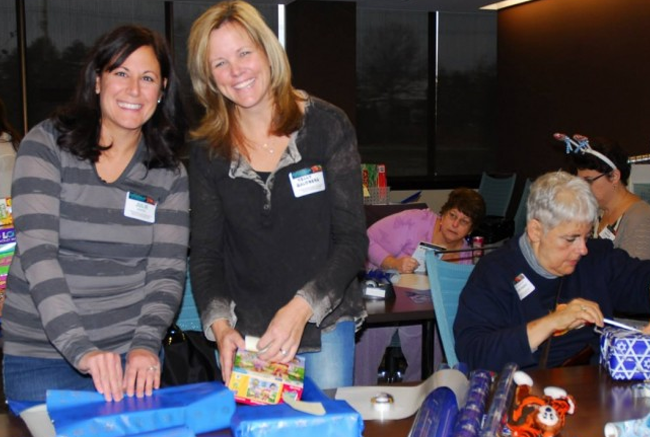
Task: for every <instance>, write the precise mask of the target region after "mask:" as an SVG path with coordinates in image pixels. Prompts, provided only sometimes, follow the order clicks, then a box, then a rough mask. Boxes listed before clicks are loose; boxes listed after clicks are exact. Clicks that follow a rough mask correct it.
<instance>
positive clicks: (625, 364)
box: [600, 326, 650, 381]
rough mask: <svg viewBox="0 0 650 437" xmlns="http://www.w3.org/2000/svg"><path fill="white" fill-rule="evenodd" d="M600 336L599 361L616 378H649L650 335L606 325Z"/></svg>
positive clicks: (626, 379)
mask: <svg viewBox="0 0 650 437" xmlns="http://www.w3.org/2000/svg"><path fill="white" fill-rule="evenodd" d="M602 331H603V334H602V336H601V337H600V362H601V364H602V365H603V366H604V367H605V368H606V369H607V371H608V372H609V374H610V375H611V376H612V378H613V379H616V380H624V381H629V380H646V379H650V336H649V335H644V334H641V333H640V332H635V331H630V330H627V329H621V328H614V327H611V326H607V327H605V328H603V330H602Z"/></svg>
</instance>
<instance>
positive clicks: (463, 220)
mask: <svg viewBox="0 0 650 437" xmlns="http://www.w3.org/2000/svg"><path fill="white" fill-rule="evenodd" d="M461 214H462V213H461V212H458V211H456V210H451V211H448V212H447V217H449V218H450V219H451V221H452V222H455V221H456V220H458V223H459V224H460V225H461V226H465V227H468V226H472V220H471V219H470V218H468V217H465V216H464V215H461Z"/></svg>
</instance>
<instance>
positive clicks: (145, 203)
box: [124, 191, 156, 223]
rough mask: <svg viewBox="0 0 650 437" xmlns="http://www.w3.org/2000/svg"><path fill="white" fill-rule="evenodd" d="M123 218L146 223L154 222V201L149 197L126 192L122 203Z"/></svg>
mask: <svg viewBox="0 0 650 437" xmlns="http://www.w3.org/2000/svg"><path fill="white" fill-rule="evenodd" d="M124 216H126V217H130V218H133V219H136V220H141V221H143V222H147V223H154V222H155V221H156V201H155V200H153V199H152V198H151V197H149V196H143V195H141V194H137V193H132V192H130V191H129V192H128V193H126V201H125V202H124Z"/></svg>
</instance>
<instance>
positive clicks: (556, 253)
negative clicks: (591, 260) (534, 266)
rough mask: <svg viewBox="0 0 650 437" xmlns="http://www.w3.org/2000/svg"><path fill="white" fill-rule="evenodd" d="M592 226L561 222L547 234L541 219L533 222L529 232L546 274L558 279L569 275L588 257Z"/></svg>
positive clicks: (536, 256)
mask: <svg viewBox="0 0 650 437" xmlns="http://www.w3.org/2000/svg"><path fill="white" fill-rule="evenodd" d="M591 227H592V224H591V223H584V222H575V221H573V222H562V223H560V224H559V225H557V226H556V227H554V228H553V229H550V230H547V231H544V229H543V226H542V224H541V223H540V222H539V221H538V220H535V219H533V220H530V221H529V222H528V225H527V227H526V232H527V233H528V237H529V238H530V240H531V245H532V247H533V252H534V254H535V258H537V261H538V262H539V263H540V265H541V266H542V267H544V269H546V271H548V272H549V273H552V274H554V275H556V276H565V275H570V274H571V273H573V271H574V270H575V269H576V265H577V264H578V261H580V259H581V258H582V257H583V256H585V255H587V252H588V251H587V244H586V243H587V238H589V235H591Z"/></svg>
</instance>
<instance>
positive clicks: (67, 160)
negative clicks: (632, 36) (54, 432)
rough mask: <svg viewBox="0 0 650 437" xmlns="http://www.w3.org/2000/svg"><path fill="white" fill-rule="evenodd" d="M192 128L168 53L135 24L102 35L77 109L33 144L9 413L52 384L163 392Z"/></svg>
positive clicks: (7, 322) (8, 338)
mask: <svg viewBox="0 0 650 437" xmlns="http://www.w3.org/2000/svg"><path fill="white" fill-rule="evenodd" d="M185 133H186V121H185V118H184V113H183V110H182V107H181V99H180V93H179V87H178V79H177V76H176V73H175V72H174V68H173V65H172V62H171V56H170V52H169V49H168V47H167V44H166V43H165V41H164V39H163V38H162V37H161V36H160V35H159V34H157V33H155V32H153V31H151V30H149V29H147V28H144V27H140V26H135V25H126V26H121V27H118V28H116V29H114V30H113V31H111V32H109V33H107V34H106V35H104V36H102V37H100V38H99V40H98V41H97V43H96V44H95V46H94V47H93V49H92V51H91V53H90V56H89V58H88V61H87V62H86V64H85V67H84V68H83V70H82V75H81V79H80V81H79V85H78V88H77V92H76V94H75V97H74V99H73V100H72V102H71V103H70V104H69V105H67V106H66V107H64V108H62V109H61V110H59V111H58V112H57V113H56V114H55V116H54V117H53V118H52V119H48V120H46V121H44V122H41V123H40V124H38V125H37V126H36V127H34V128H33V129H32V130H31V131H30V132H29V133H28V134H27V135H26V136H25V138H24V140H23V141H22V143H21V146H20V149H19V151H18V157H17V160H16V167H15V172H14V181H13V195H14V197H13V213H14V221H15V228H16V239H17V249H16V253H15V256H14V259H13V264H12V266H11V269H10V271H9V277H8V280H7V297H6V302H5V308H4V315H3V320H2V322H3V323H2V324H3V330H4V337H5V343H4V378H5V394H6V397H7V399H8V401H9V406H10V407H11V408H12V410H13V411H14V412H19V410H20V408H21V406H25V405H30V404H33V403H40V402H44V401H45V393H46V391H47V390H48V389H73V390H96V391H98V392H99V393H101V394H103V395H104V398H105V399H106V400H107V401H111V400H115V401H118V400H120V399H122V398H123V397H124V395H125V394H126V395H127V396H133V395H135V396H138V397H142V396H145V395H151V393H152V390H153V389H156V388H158V387H159V386H160V369H161V364H160V359H159V353H160V347H161V344H162V343H161V340H162V338H163V337H164V335H165V333H166V330H167V327H168V326H169V325H170V324H171V322H172V320H173V317H174V314H175V313H176V310H177V308H178V305H179V303H180V299H181V295H182V290H183V284H184V279H185V269H186V257H187V244H188V238H189V211H188V209H189V193H188V181H187V174H186V171H185V168H184V167H183V165H182V164H181V163H180V162H179V160H178V158H177V152H178V151H179V149H180V148H181V146H182V145H183V143H184V139H185Z"/></svg>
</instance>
